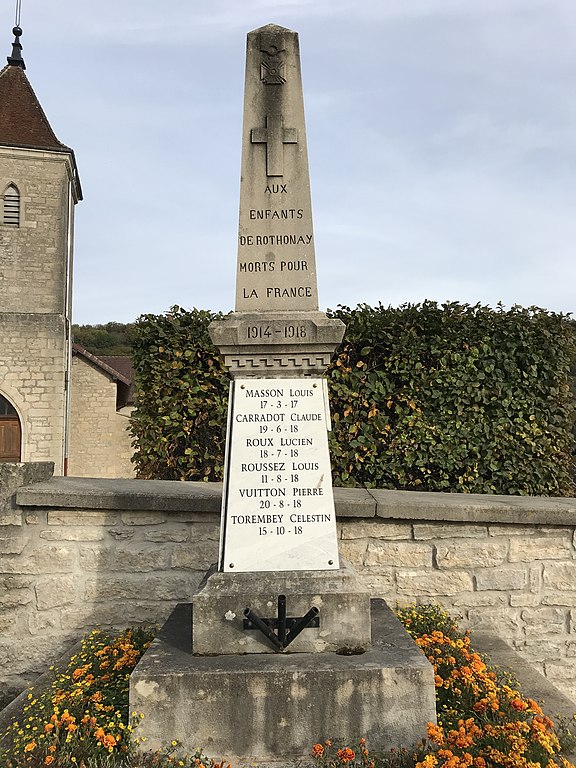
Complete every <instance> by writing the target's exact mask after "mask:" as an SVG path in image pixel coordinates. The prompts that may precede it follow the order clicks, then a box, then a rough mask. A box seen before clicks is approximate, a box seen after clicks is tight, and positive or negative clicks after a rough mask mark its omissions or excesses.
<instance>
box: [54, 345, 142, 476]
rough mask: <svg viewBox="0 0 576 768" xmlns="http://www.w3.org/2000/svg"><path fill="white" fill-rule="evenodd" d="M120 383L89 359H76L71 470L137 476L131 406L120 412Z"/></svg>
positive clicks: (73, 372) (71, 412)
mask: <svg viewBox="0 0 576 768" xmlns="http://www.w3.org/2000/svg"><path fill="white" fill-rule="evenodd" d="M116 389H117V385H116V382H115V381H114V380H113V378H112V376H110V375H109V374H107V373H106V372H105V371H103V370H101V369H100V368H97V367H96V366H95V365H92V363H90V362H89V361H88V360H86V359H84V358H82V357H77V356H74V357H73V358H72V382H71V394H70V444H69V461H68V473H69V474H70V475H72V476H74V477H111V478H114V477H134V466H133V464H132V462H131V461H130V458H131V456H132V454H133V452H134V451H133V448H132V446H131V437H130V431H129V425H130V413H131V411H132V409H131V408H123V409H122V412H118V411H116Z"/></svg>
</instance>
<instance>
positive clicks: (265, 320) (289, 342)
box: [211, 24, 344, 377]
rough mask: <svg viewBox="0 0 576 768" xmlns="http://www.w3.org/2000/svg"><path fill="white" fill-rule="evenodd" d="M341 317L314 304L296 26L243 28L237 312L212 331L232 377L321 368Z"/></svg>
mask: <svg viewBox="0 0 576 768" xmlns="http://www.w3.org/2000/svg"><path fill="white" fill-rule="evenodd" d="M343 333H344V326H343V324H342V323H341V322H340V321H339V320H332V319H328V318H327V317H326V315H325V314H324V313H322V312H319V311H318V288H317V279H316V257H315V252H314V233H313V227H312V206H311V202H310V178H309V172H308V152H307V147H306V128H305V123H304V103H303V97H302V78H301V73H300V50H299V45H298V35H297V33H296V32H292V31H291V30H289V29H285V28H284V27H279V26H276V25H275V24H268V25H267V26H265V27H261V28H260V29H256V30H254V31H253V32H250V33H249V34H248V42H247V51H246V79H245V91H244V124H243V131H242V172H241V181H240V224H239V233H238V262H237V278H236V311H235V312H233V313H231V314H230V315H229V316H228V318H227V319H226V320H224V321H223V322H217V323H214V324H213V325H212V328H211V336H212V340H213V341H214V343H215V344H216V345H217V346H218V347H219V349H220V351H221V353H222V355H223V356H224V360H225V362H226V365H227V366H228V368H229V369H230V373H231V375H232V377H235V376H239V375H240V376H266V377H279V376H285V377H298V376H310V375H322V373H323V372H324V370H325V369H326V367H327V366H328V364H329V362H330V359H331V356H332V354H333V352H334V350H335V348H336V346H337V345H338V344H339V343H340V341H341V339H342V335H343Z"/></svg>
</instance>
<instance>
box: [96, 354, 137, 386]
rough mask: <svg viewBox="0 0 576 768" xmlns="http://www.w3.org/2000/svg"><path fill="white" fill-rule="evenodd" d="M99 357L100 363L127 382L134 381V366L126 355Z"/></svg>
mask: <svg viewBox="0 0 576 768" xmlns="http://www.w3.org/2000/svg"><path fill="white" fill-rule="evenodd" d="M99 357H100V360H102V362H104V363H106V365H109V366H110V368H113V369H114V370H115V371H118V373H121V374H122V375H123V376H125V377H126V378H127V379H128V381H133V380H134V366H133V365H132V358H131V357H129V356H128V355H100V356H99Z"/></svg>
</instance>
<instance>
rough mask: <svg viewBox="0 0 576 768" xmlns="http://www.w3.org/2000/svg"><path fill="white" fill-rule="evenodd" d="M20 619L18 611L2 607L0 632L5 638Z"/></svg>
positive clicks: (0, 611)
mask: <svg viewBox="0 0 576 768" xmlns="http://www.w3.org/2000/svg"><path fill="white" fill-rule="evenodd" d="M18 617H19V611H18V610H13V609H10V608H2V607H0V632H2V633H3V634H4V636H5V637H6V636H7V634H8V632H9V631H10V630H11V629H14V627H15V626H16V622H17V621H18ZM6 671H7V670H6ZM0 698H1V696H0Z"/></svg>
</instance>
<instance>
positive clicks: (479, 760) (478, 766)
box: [474, 757, 486, 768]
mask: <svg viewBox="0 0 576 768" xmlns="http://www.w3.org/2000/svg"><path fill="white" fill-rule="evenodd" d="M474 768H486V760H484V758H483V757H475V758H474Z"/></svg>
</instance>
